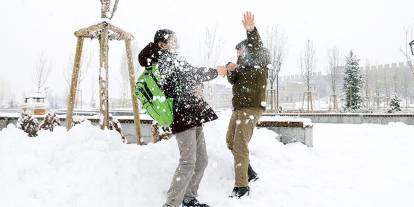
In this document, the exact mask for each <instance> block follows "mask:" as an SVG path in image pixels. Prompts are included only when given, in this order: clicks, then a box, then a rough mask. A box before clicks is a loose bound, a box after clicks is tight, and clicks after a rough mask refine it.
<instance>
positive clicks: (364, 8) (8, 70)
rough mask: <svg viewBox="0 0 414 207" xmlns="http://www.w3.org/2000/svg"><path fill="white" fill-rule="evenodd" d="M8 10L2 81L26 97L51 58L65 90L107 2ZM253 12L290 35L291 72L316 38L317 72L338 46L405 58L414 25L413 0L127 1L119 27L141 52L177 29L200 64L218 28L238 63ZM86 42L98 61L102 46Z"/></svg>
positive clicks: (114, 86)
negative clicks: (207, 34)
mask: <svg viewBox="0 0 414 207" xmlns="http://www.w3.org/2000/svg"><path fill="white" fill-rule="evenodd" d="M1 7H2V8H4V9H2V12H1V13H0V18H1V20H2V23H3V25H2V32H1V33H0V43H1V47H0V60H1V61H0V72H1V76H0V80H6V81H8V82H9V84H10V85H11V87H13V88H14V90H13V91H14V93H15V94H17V95H18V96H20V95H21V94H23V93H30V91H31V90H32V89H33V87H34V83H33V81H32V79H33V69H34V65H35V64H36V61H37V60H38V58H39V56H40V54H41V53H44V54H45V55H46V56H47V57H48V60H49V61H50V65H51V68H52V72H51V74H50V76H49V80H48V83H47V86H49V88H50V89H49V90H50V91H52V92H54V93H63V89H64V88H65V83H64V76H63V74H64V73H65V72H64V71H67V69H68V64H69V58H70V56H71V55H72V54H73V53H74V50H75V43H76V39H75V36H74V35H73V32H74V31H75V30H77V29H80V28H82V27H86V26H89V25H91V24H94V23H97V22H99V21H100V2H99V0H66V1H61V0H59V1H58V0H13V1H6V2H2V3H1ZM246 10H250V11H252V12H254V13H255V15H256V21H257V27H258V29H259V32H262V33H264V31H265V29H266V28H267V27H269V26H278V27H279V28H280V29H281V30H282V31H283V32H284V33H285V35H286V37H287V48H288V54H287V59H286V63H285V64H284V65H283V68H282V73H283V74H295V73H298V72H299V69H298V59H299V54H300V51H301V50H302V48H303V47H304V44H305V42H306V40H308V39H310V40H312V41H313V42H314V45H315V48H316V55H317V69H316V70H317V71H326V70H327V60H326V59H327V58H326V56H327V49H328V48H331V47H334V46H336V47H337V48H339V49H340V51H341V52H343V53H346V52H349V50H351V49H352V50H354V51H355V53H356V54H357V55H358V56H359V57H360V59H361V61H362V62H361V64H365V62H366V61H369V63H371V64H387V63H393V62H400V61H403V57H402V55H401V53H400V51H399V50H400V48H401V47H403V46H404V45H403V43H404V28H409V29H413V27H414V1H412V0H313V1H310V0H289V1H287V0H286V1H280V0H238V1H236V0H205V1H198V0H163V1H162V0H151V1H137V0H120V3H119V7H118V11H117V13H116V14H115V17H114V19H113V23H114V24H115V25H117V26H119V27H121V28H123V29H124V30H126V31H128V32H130V33H132V34H133V35H134V36H135V44H137V45H138V48H142V47H143V46H144V45H145V44H147V43H148V42H149V41H151V40H152V38H153V35H154V33H155V31H156V30H157V29H160V28H170V29H172V30H174V31H176V32H177V35H178V39H179V42H180V45H181V53H182V54H183V55H184V56H186V57H187V59H188V60H189V61H190V62H192V63H194V64H195V65H198V64H200V63H201V62H200V59H201V58H200V55H202V51H200V47H199V46H200V42H201V41H202V38H203V33H204V29H205V28H206V27H208V26H210V27H212V26H214V25H218V37H219V38H220V39H221V40H222V41H223V44H222V49H223V51H222V55H221V56H220V63H223V64H224V63H226V62H228V61H231V60H233V61H234V56H235V51H234V49H233V48H234V45H235V44H236V43H237V42H239V41H240V40H242V39H243V38H245V32H244V30H243V27H242V25H241V18H242V14H243V12H244V11H246ZM262 36H263V35H262ZM85 45H86V47H87V48H88V51H89V52H88V54H94V55H95V57H94V60H93V62H94V63H96V64H97V62H96V60H97V59H98V53H97V51H98V50H97V47H98V43H97V41H96V40H95V41H87V42H86V44H85ZM110 55H111V56H110V60H109V61H110V65H111V68H110V70H111V74H110V84H111V86H110V87H111V91H110V95H111V96H115V95H116V94H117V93H118V91H119V90H118V88H119V87H118V86H119V85H120V81H121V79H120V77H119V76H120V75H119V65H120V60H121V56H122V55H123V44H120V43H115V42H114V43H111V44H110ZM135 58H136V57H135ZM137 69H138V68H137ZM97 71H98V66H97V65H96V67H94V68H91V69H90V70H89V71H88V73H87V78H86V79H85V83H84V86H83V87H84V88H87V89H90V88H91V87H92V86H93V85H94V84H95V83H96V87H97ZM85 93H86V94H87V93H88V92H86V89H85Z"/></svg>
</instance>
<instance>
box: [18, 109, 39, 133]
mask: <svg viewBox="0 0 414 207" xmlns="http://www.w3.org/2000/svg"><path fill="white" fill-rule="evenodd" d="M16 125H17V128H18V129H21V130H23V131H24V132H26V133H27V134H28V135H29V137H36V136H37V131H39V122H38V121H37V119H36V118H35V117H33V115H32V114H30V113H28V112H21V113H20V117H19V119H18V120H17V124H16Z"/></svg>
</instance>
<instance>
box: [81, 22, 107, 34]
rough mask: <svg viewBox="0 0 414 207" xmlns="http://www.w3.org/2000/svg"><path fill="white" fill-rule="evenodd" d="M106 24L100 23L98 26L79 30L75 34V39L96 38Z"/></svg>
mask: <svg viewBox="0 0 414 207" xmlns="http://www.w3.org/2000/svg"><path fill="white" fill-rule="evenodd" d="M107 24H108V23H106V22H101V23H99V24H94V25H92V26H89V27H86V28H83V29H80V30H78V31H76V32H75V36H76V37H83V38H92V37H97V36H96V35H98V34H99V33H100V32H101V31H102V30H103V29H104V28H105V27H106V25H107Z"/></svg>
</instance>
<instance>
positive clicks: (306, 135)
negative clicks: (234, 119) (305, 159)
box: [257, 115, 313, 147]
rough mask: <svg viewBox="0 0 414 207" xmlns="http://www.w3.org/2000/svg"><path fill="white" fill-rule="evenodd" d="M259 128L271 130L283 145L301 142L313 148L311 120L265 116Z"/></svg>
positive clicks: (260, 121)
mask: <svg viewBox="0 0 414 207" xmlns="http://www.w3.org/2000/svg"><path fill="white" fill-rule="evenodd" d="M257 127H264V128H267V129H270V130H272V131H274V132H276V133H277V134H279V136H278V137H277V139H278V140H279V141H280V142H282V143H283V144H288V143H293V142H301V143H303V144H305V145H306V146H308V147H313V124H312V122H311V120H310V119H305V118H294V117H281V116H275V115H273V116H269V115H263V116H262V118H261V119H260V120H259V122H258V123H257Z"/></svg>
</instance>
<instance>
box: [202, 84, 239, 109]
mask: <svg viewBox="0 0 414 207" xmlns="http://www.w3.org/2000/svg"><path fill="white" fill-rule="evenodd" d="M232 97H233V94H232V88H231V86H229V85H222V84H212V83H206V84H204V98H205V100H206V101H207V102H208V103H209V104H210V105H211V106H212V107H213V108H216V109H226V108H232V103H231V100H232Z"/></svg>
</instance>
